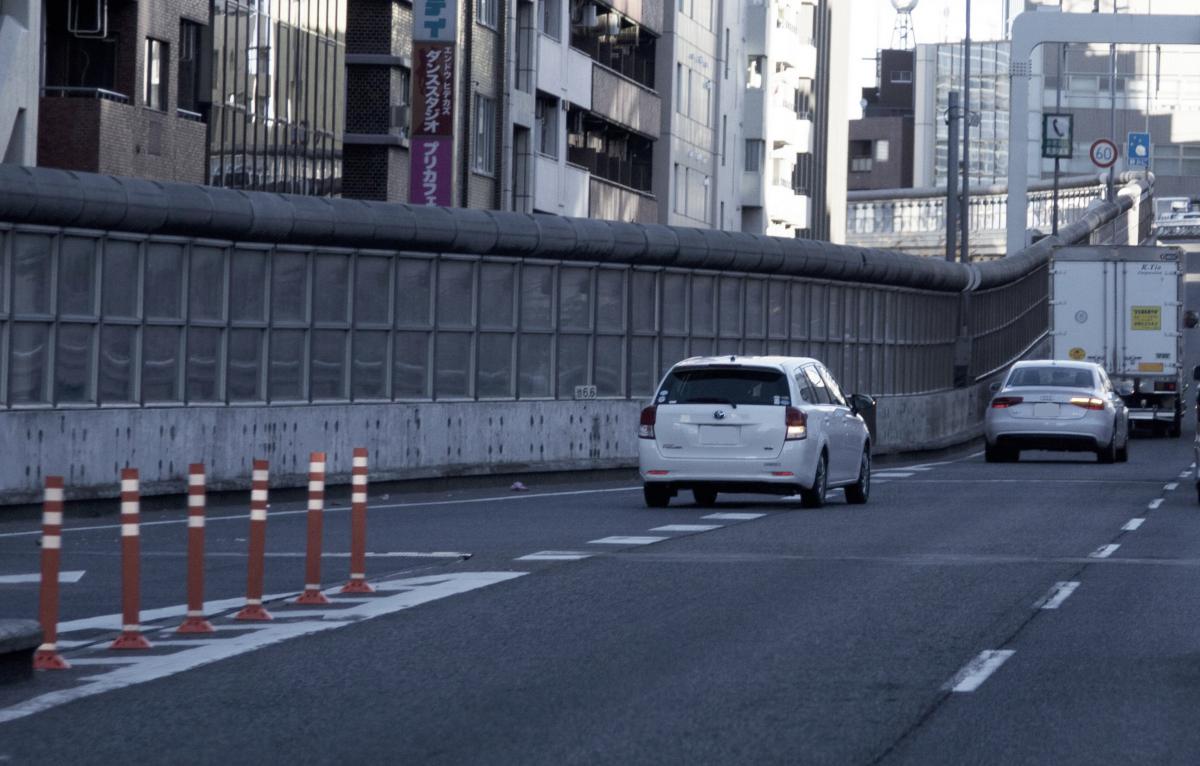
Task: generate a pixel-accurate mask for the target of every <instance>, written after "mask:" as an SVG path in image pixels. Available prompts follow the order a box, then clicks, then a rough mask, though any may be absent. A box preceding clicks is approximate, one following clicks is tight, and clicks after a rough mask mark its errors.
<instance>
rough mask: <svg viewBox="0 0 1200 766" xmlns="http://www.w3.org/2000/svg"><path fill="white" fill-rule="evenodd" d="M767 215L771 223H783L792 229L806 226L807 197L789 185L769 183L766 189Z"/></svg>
mask: <svg viewBox="0 0 1200 766" xmlns="http://www.w3.org/2000/svg"><path fill="white" fill-rule="evenodd" d="M766 197H767V217H768V218H769V219H770V220H771V223H772V224H774V223H776V222H779V223H782V224H785V225H787V226H789V227H791V228H793V229H805V228H808V197H805V196H803V195H800V194H797V193H796V192H795V191H794V190H793V189H792V187H790V186H776V185H774V184H772V185H770V186H768V187H767V189H766Z"/></svg>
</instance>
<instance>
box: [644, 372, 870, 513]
mask: <svg viewBox="0 0 1200 766" xmlns="http://www.w3.org/2000/svg"><path fill="white" fill-rule="evenodd" d="M871 406H874V401H873V400H872V399H871V398H870V397H868V396H861V395H857V396H851V397H849V399H847V397H846V396H845V395H843V394H842V391H841V389H840V388H839V387H838V384H837V381H835V380H834V379H833V376H832V375H830V374H829V370H827V369H825V366H824V365H823V364H821V363H820V362H819V361H817V360H816V359H808V358H804V357H781V356H722V357H696V358H693V359H686V360H684V361H682V362H679V363H678V364H676V365H675V366H674V367H672V368H671V370H670V372H668V373H667V374H666V377H664V378H663V380H662V383H661V384H660V385H659V387H658V392H657V393H656V394H655V395H654V401H653V402H651V404H650V406H648V407H646V408H645V409H644V410H642V417H641V424H640V426H639V428H638V436H639V437H640V438H639V439H638V466H639V470H640V472H641V476H642V481H643V483H644V484H643V490H644V493H645V499H646V505H647V506H649V507H651V508H662V507H664V506H666V505H668V504H669V503H670V502H671V498H672V497H674V496H675V495H677V494H678V493H679V491H680V490H681V489H688V490H691V492H692V495H693V496H694V497H695V499H696V502H697V503H698V504H700V505H703V506H709V505H712V504H713V503H715V502H716V501H717V493H719V492H745V493H769V494H776V495H793V494H796V493H797V492H798V493H799V494H800V496H801V501H802V504H803V505H804V506H805V507H808V508H816V507H820V506H821V505H823V504H824V503H825V494H826V492H827V491H828V490H829V489H832V488H834V487H845V493H846V501H847V502H850V503H865V502H867V497H868V495H869V494H870V490H871V440H870V436H869V434H868V432H867V426H866V423H865V422H864V421H863V418H862V416H861V415H860V414H859V411H860V410H862V409H865V408H867V407H871Z"/></svg>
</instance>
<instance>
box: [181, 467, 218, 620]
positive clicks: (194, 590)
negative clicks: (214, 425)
mask: <svg viewBox="0 0 1200 766" xmlns="http://www.w3.org/2000/svg"><path fill="white" fill-rule="evenodd" d="M204 482H205V476H204V464H203V463H192V464H191V465H190V466H188V517H187V522H188V555H187V601H188V604H187V617H185V618H184V620H183V624H182V625H180V626H179V629H178V630H176V631H175V632H176V633H212V632H214V628H213V626H212V623H210V622H209V621H208V620H206V619H204V505H205V486H204Z"/></svg>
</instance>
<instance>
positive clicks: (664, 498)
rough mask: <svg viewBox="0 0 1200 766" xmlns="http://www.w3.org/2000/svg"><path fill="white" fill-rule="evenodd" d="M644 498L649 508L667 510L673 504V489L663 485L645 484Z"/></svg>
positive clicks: (643, 487) (643, 486) (643, 488)
mask: <svg viewBox="0 0 1200 766" xmlns="http://www.w3.org/2000/svg"><path fill="white" fill-rule="evenodd" d="M642 497H643V498H645V500H646V507H647V508H666V507H667V506H668V505H670V503H671V488H670V487H665V486H663V485H662V484H643V485H642Z"/></svg>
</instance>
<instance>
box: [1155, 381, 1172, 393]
mask: <svg viewBox="0 0 1200 766" xmlns="http://www.w3.org/2000/svg"><path fill="white" fill-rule="evenodd" d="M1154 390H1155V391H1174V390H1175V383H1174V381H1167V382H1165V383H1163V382H1156V383H1155V384H1154Z"/></svg>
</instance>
